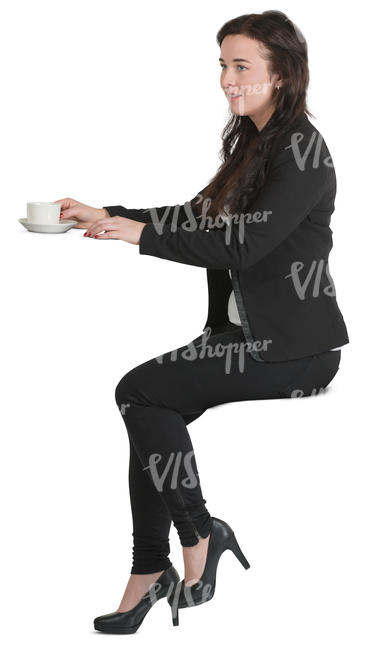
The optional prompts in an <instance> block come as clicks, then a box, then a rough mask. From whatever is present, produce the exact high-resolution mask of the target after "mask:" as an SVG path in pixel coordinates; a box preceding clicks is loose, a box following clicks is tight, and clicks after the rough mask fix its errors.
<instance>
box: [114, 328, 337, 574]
mask: <svg viewBox="0 0 390 650" xmlns="http://www.w3.org/2000/svg"><path fill="white" fill-rule="evenodd" d="M340 356H341V352H340V350H337V351H327V352H323V353H321V354H317V355H314V356H310V357H304V358H301V359H296V360H293V361H281V362H260V361H255V360H254V359H253V358H252V357H251V356H250V354H249V352H248V350H247V347H246V346H245V339H244V336H243V331H242V328H241V327H240V326H236V325H228V326H227V329H225V330H224V331H222V332H220V333H218V334H214V335H212V336H208V332H207V331H206V332H205V333H202V334H201V335H200V336H198V337H197V338H195V339H193V341H192V342H189V343H187V344H186V345H183V346H181V347H180V348H177V349H175V350H171V351H170V352H166V353H165V354H163V355H161V356H160V357H153V358H152V359H149V360H148V361H146V362H145V363H142V364H141V365H139V366H137V367H135V368H133V369H132V370H130V371H129V372H128V373H127V374H126V375H124V377H122V379H121V380H120V382H119V383H118V385H117V387H116V391H115V400H116V403H117V405H118V407H119V409H120V412H121V415H122V417H123V420H124V422H125V425H126V429H127V433H128V436H129V442H130V463H129V490H130V502H131V511H132V519H133V563H132V568H131V573H154V572H156V571H162V570H163V569H166V568H167V567H169V566H170V565H171V564H172V563H171V561H170V560H169V551H170V547H169V531H170V527H171V522H172V521H173V524H174V526H175V528H176V530H177V532H178V535H179V539H180V543H181V545H182V546H193V545H194V544H196V543H197V542H198V538H199V537H207V536H208V534H209V533H210V524H211V519H210V513H209V512H208V510H207V508H206V507H205V503H206V500H205V499H204V498H203V494H202V490H201V485H200V479H199V474H198V469H197V465H196V460H195V456H194V450H193V446H192V442H191V438H190V436H189V433H188V430H187V426H186V425H188V424H189V423H190V422H193V421H194V420H195V419H196V418H198V417H199V416H200V415H202V413H204V412H205V411H206V410H207V409H208V408H210V407H213V406H216V405H217V404H223V403H225V402H237V401H243V400H257V399H274V398H285V397H287V398H290V397H306V396H309V395H315V394H318V393H319V392H320V391H322V390H323V389H324V388H325V387H326V386H327V385H328V384H329V383H330V381H331V380H332V379H333V377H334V376H335V374H336V372H337V370H338V367H339V363H340ZM242 433H243V435H245V432H244V431H243V432H242Z"/></svg>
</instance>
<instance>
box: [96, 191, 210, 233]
mask: <svg viewBox="0 0 390 650" xmlns="http://www.w3.org/2000/svg"><path fill="white" fill-rule="evenodd" d="M202 192H203V190H201V192H198V194H197V195H196V196H194V198H193V199H191V200H190V201H187V202H186V203H183V205H179V204H178V205H163V206H161V207H158V208H124V207H123V205H104V206H103V207H104V208H105V209H106V210H107V212H108V214H109V215H110V217H115V216H118V217H125V218H126V219H134V221H140V222H141V223H150V224H152V225H153V224H155V227H156V229H157V230H159V229H161V227H162V226H164V225H165V224H168V223H169V224H170V225H171V232H175V231H176V228H175V226H180V227H181V226H182V225H183V223H186V224H187V223H188V226H187V227H192V229H195V228H197V227H198V226H199V224H200V221H201V217H199V216H196V215H195V214H194V212H193V210H192V207H191V201H194V200H196V199H197V198H199V197H201V196H202Z"/></svg>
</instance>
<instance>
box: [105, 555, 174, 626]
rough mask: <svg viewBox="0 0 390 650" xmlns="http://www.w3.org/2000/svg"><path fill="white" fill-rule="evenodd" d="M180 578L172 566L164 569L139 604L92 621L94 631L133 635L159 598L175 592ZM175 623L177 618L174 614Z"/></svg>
mask: <svg viewBox="0 0 390 650" xmlns="http://www.w3.org/2000/svg"><path fill="white" fill-rule="evenodd" d="M179 580H180V576H179V574H178V572H177V571H176V569H175V567H174V566H173V565H171V566H169V567H168V568H167V569H165V571H164V573H162V574H161V575H160V577H159V578H157V580H156V581H155V582H154V583H153V584H152V585H151V586H150V587H149V589H148V591H147V592H146V594H145V595H144V596H143V598H141V600H140V602H139V603H137V605H135V607H133V608H132V609H130V610H129V611H127V612H111V613H110V614H103V615H102V616H97V617H96V618H95V619H94V622H93V623H94V627H95V630H98V631H99V632H109V633H110V634H134V632H136V631H137V630H138V628H139V627H140V625H141V623H142V621H143V620H144V618H145V616H146V614H147V613H148V611H149V610H150V609H151V608H152V606H153V605H154V604H155V603H156V602H157V601H158V600H160V599H161V598H165V597H167V598H169V596H170V594H171V593H172V592H174V591H175V588H176V585H177V584H178V582H179ZM176 621H177V622H176V623H175V622H174V623H173V624H174V625H178V624H179V623H178V617H177V613H176Z"/></svg>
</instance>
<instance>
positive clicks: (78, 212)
mask: <svg viewBox="0 0 390 650" xmlns="http://www.w3.org/2000/svg"><path fill="white" fill-rule="evenodd" d="M54 203H60V204H61V212H62V218H61V219H60V222H61V221H62V219H72V220H74V221H77V224H75V225H74V226H73V228H86V229H87V228H89V227H90V226H92V225H93V224H94V223H95V222H96V221H98V220H99V219H105V218H106V217H107V215H108V213H107V210H105V209H104V208H93V207H92V206H90V205H85V203H80V201H75V200H74V199H58V200H57V201H54Z"/></svg>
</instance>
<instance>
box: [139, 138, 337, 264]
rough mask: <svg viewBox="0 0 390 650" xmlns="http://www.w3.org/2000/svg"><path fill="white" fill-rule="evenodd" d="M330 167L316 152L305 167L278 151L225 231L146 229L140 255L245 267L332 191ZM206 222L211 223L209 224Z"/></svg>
mask: <svg viewBox="0 0 390 650" xmlns="http://www.w3.org/2000/svg"><path fill="white" fill-rule="evenodd" d="M329 178H330V174H329V167H328V166H327V165H326V164H325V163H324V161H323V160H322V159H319V160H314V153H312V152H311V153H310V154H309V155H308V157H307V158H306V161H305V164H304V166H303V169H302V165H301V164H300V161H297V160H296V159H295V156H294V153H293V150H292V148H287V149H283V150H282V151H280V152H278V153H277V154H276V155H275V157H274V159H273V162H271V165H270V169H269V173H268V176H267V179H266V182H265V184H264V186H263V187H262V189H261V190H260V191H259V193H258V195H257V197H255V198H254V200H253V201H252V203H251V204H250V206H249V208H248V211H247V212H246V213H245V214H244V215H240V218H239V219H234V215H233V220H232V221H231V222H230V223H229V224H228V225H227V226H225V227H224V228H220V227H218V226H216V227H214V228H210V230H205V229H200V228H197V229H196V230H195V229H193V230H189V229H179V230H177V231H176V232H172V231H171V230H170V228H169V227H167V226H163V228H161V229H159V230H156V228H155V227H154V225H153V223H147V224H146V226H145V227H144V228H143V230H142V232H141V236H140V241H139V253H140V254H141V255H153V256H154V257H160V258H162V259H166V260H171V261H173V262H180V263H182V264H191V265H193V266H201V267H205V268H209V269H237V270H239V269H245V268H247V267H249V266H251V265H252V264H255V263H256V262H258V261H259V260H261V259H262V258H263V257H265V256H266V255H268V253H270V252H271V251H272V250H273V249H274V248H275V247H276V246H278V245H279V244H280V243H281V242H283V240H285V239H286V238H287V237H288V236H289V235H290V233H291V232H292V231H293V230H294V229H295V228H297V227H298V226H299V224H300V223H301V222H302V221H303V220H304V219H305V218H306V216H307V215H308V214H309V213H310V212H311V210H312V209H313V208H314V207H315V206H316V205H317V203H318V202H319V201H320V200H321V197H322V196H323V194H324V193H325V192H326V191H327V189H328V188H329ZM206 221H207V220H206Z"/></svg>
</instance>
